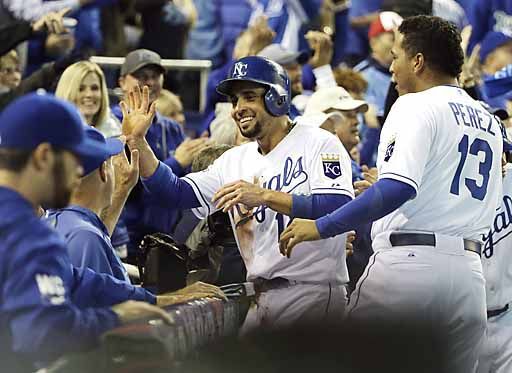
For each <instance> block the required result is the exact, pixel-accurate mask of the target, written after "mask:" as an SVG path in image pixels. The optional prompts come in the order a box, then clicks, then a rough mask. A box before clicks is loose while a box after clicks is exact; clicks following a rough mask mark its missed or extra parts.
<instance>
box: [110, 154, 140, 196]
mask: <svg viewBox="0 0 512 373" xmlns="http://www.w3.org/2000/svg"><path fill="white" fill-rule="evenodd" d="M130 153H131V157H130V159H131V161H129V160H128V157H127V156H126V153H125V152H124V151H122V152H121V153H119V154H117V155H115V156H114V157H112V164H113V165H114V175H115V191H114V193H115V192H119V193H125V192H130V191H131V190H132V189H133V187H134V186H135V184H137V181H138V180H139V151H138V150H137V149H131V152H130Z"/></svg>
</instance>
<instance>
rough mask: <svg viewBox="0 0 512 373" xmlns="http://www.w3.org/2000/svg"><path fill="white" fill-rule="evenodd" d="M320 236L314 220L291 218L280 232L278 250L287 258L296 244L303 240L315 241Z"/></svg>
mask: <svg viewBox="0 0 512 373" xmlns="http://www.w3.org/2000/svg"><path fill="white" fill-rule="evenodd" d="M320 238H321V237H320V233H319V232H318V228H317V227H316V223H315V221H314V220H308V219H293V221H292V222H291V224H290V225H289V226H288V227H287V228H286V229H285V230H284V232H283V233H282V234H281V237H280V239H279V251H280V252H281V255H285V256H286V257H288V258H289V257H290V256H291V255H292V250H293V248H294V247H295V246H296V245H297V244H299V243H301V242H304V241H316V240H319V239H320Z"/></svg>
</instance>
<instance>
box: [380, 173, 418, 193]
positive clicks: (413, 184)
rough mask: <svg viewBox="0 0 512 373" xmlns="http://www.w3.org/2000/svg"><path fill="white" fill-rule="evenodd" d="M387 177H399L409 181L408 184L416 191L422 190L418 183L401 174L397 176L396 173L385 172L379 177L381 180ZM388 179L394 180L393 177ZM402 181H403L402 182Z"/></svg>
mask: <svg viewBox="0 0 512 373" xmlns="http://www.w3.org/2000/svg"><path fill="white" fill-rule="evenodd" d="M385 175H391V176H398V177H399V178H400V179H404V180H407V181H409V183H408V184H411V186H412V187H413V188H414V189H416V191H417V190H418V189H419V188H420V187H419V185H418V183H417V182H416V181H414V180H413V179H411V178H410V177H407V176H404V175H400V174H396V173H394V172H384V173H383V174H381V175H379V178H380V179H385V178H386V177H385ZM388 179H394V178H393V177H389V178H388ZM400 181H402V180H400Z"/></svg>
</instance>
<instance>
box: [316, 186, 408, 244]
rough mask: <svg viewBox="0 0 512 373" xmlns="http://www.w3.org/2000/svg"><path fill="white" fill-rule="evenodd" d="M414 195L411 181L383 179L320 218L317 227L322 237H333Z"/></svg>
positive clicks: (378, 217)
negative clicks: (409, 183)
mask: <svg viewBox="0 0 512 373" xmlns="http://www.w3.org/2000/svg"><path fill="white" fill-rule="evenodd" d="M415 195H416V191H415V189H414V188H413V187H412V186H410V185H408V184H405V183H402V182H400V181H397V180H392V179H382V180H379V181H377V182H376V183H375V184H373V185H372V186H371V187H370V188H368V189H367V190H366V191H365V192H364V193H362V194H360V195H359V197H357V198H356V199H355V200H353V201H351V202H350V203H347V204H346V205H344V206H342V207H341V208H339V209H337V210H336V211H334V212H333V213H332V214H329V215H326V216H324V217H322V218H320V219H317V220H316V227H317V229H318V232H319V233H320V236H321V237H322V238H328V237H334V236H336V235H338V234H342V233H345V232H348V231H350V230H354V229H356V228H358V227H360V226H362V225H363V224H367V223H371V222H373V221H375V220H378V219H380V218H382V217H384V216H386V215H387V214H389V213H391V212H392V211H394V210H396V209H397V208H399V207H400V206H402V205H403V204H404V203H405V202H407V201H408V200H409V199H411V198H413V197H414V196H415Z"/></svg>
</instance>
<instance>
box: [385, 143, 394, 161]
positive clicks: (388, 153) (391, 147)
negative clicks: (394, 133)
mask: <svg viewBox="0 0 512 373" xmlns="http://www.w3.org/2000/svg"><path fill="white" fill-rule="evenodd" d="M394 150H395V138H394V137H393V138H392V139H391V141H390V142H389V143H388V146H387V147H386V154H384V162H387V161H389V159H390V158H391V156H392V155H393V151H394Z"/></svg>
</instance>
